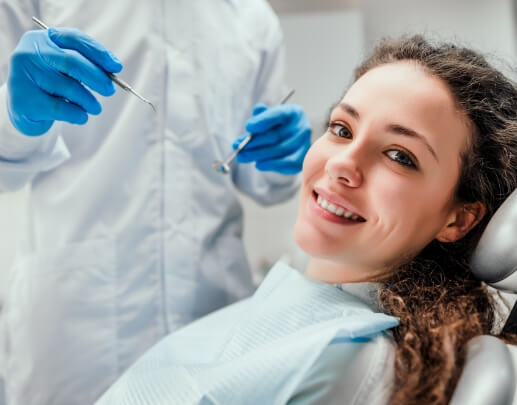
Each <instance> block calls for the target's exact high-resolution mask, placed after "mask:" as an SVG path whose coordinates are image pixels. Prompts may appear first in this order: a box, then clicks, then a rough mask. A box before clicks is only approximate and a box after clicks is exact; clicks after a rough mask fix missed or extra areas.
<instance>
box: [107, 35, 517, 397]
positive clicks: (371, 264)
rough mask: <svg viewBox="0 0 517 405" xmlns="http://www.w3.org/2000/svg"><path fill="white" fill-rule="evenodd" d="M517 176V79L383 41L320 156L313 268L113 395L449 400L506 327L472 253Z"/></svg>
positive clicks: (305, 219)
mask: <svg viewBox="0 0 517 405" xmlns="http://www.w3.org/2000/svg"><path fill="white" fill-rule="evenodd" d="M516 187H517V88H516V86H515V83H513V82H512V81H510V80H508V79H506V78H505V77H504V76H503V75H502V74H500V73H499V72H497V71H496V70H494V69H493V68H492V67H491V66H490V65H488V63H487V62H486V61H485V59H484V58H483V57H481V56H480V55H478V54H476V53H474V52H472V51H471V50H468V49H463V48H458V47H456V46H454V45H452V44H441V45H437V46H435V45H433V44H431V43H429V42H427V41H426V40H425V39H423V38H422V37H419V36H416V37H411V38H403V39H401V40H397V41H386V42H383V43H381V44H380V45H379V47H378V48H377V49H376V50H375V52H374V54H373V55H372V56H371V57H370V58H369V59H367V60H366V61H365V62H364V64H363V65H361V66H360V67H359V68H358V69H357V71H356V80H355V82H354V84H353V85H352V86H351V87H350V89H348V91H347V92H346V94H345V95H344V97H343V99H342V100H341V101H340V102H339V103H338V104H337V105H336V106H335V108H334V109H333V110H332V112H331V114H330V119H329V125H328V129H327V131H326V133H325V134H324V135H323V136H322V137H320V138H319V139H318V140H317V141H316V142H315V143H314V144H313V145H312V146H311V149H310V150H309V152H308V153H307V155H306V157H305V161H304V165H303V182H302V185H301V198H300V208H299V214H298V218H297V222H296V225H295V230H294V234H295V238H296V240H297V243H298V244H299V245H300V247H301V248H302V249H303V250H305V251H306V252H307V253H308V254H309V255H310V257H311V259H310V262H309V264H308V267H307V269H306V272H305V276H301V275H299V274H298V273H297V272H296V271H294V270H292V269H289V268H287V267H286V266H285V265H282V264H279V265H277V266H275V267H274V268H273V269H272V270H271V271H270V272H269V274H268V276H267V277H266V279H265V281H264V283H263V284H262V285H261V286H260V287H259V289H258V291H257V292H256V293H255V295H254V296H253V297H252V298H251V299H248V300H244V301H242V302H240V303H238V304H234V305H232V306H229V307H227V308H225V309H222V310H220V311H218V312H216V313H214V314H212V315H209V316H208V317H205V318H203V319H201V320H199V321H197V322H194V323H193V324H191V325H189V326H187V327H186V328H184V329H182V330H180V331H178V332H176V333H173V334H172V335H170V336H168V337H167V338H165V339H164V340H163V341H162V342H161V343H160V344H158V345H156V346H155V347H153V348H152V349H151V350H150V351H149V352H148V353H147V354H146V355H144V356H143V357H142V358H141V359H140V360H139V361H138V362H137V363H136V364H135V365H134V366H133V367H132V368H131V369H130V370H129V371H128V372H127V373H126V374H125V375H124V376H123V377H122V378H121V379H120V380H119V381H118V382H117V383H116V384H115V385H114V386H113V387H112V388H111V389H110V390H109V391H108V392H107V393H106V395H105V396H104V397H103V398H102V399H101V401H100V403H103V404H104V403H109V404H112V403H133V402H138V403H141V401H139V400H137V398H140V399H141V398H149V403H153V404H157V403H161V402H160V400H158V399H157V398H161V401H162V402H163V403H168V404H175V403H178V404H180V403H181V404H201V403H203V404H205V403H210V404H227V403H231V404H264V403H268V404H285V403H289V404H297V405H300V404H303V405H308V404H343V403H347V404H350V403H353V404H387V403H390V404H398V405H399V404H402V405H410V404H433V405H438V404H440V405H441V404H447V403H449V401H450V399H451V397H452V394H453V392H454V389H455V386H456V384H457V381H458V378H459V376H460V374H461V371H462V368H463V363H464V358H465V345H466V343H467V342H468V341H469V340H470V339H472V338H473V337H475V336H478V335H483V334H490V333H491V332H492V329H493V327H494V310H495V307H494V304H493V302H492V300H491V298H490V296H489V294H488V292H487V290H486V288H485V286H484V285H483V283H482V282H480V281H477V280H476V279H475V278H474V276H473V275H472V272H471V270H470V265H469V258H470V256H471V254H472V252H473V250H474V248H475V246H476V243H477V242H478V240H479V237H480V235H481V233H482V232H483V230H484V229H485V227H486V224H487V222H488V221H489V219H490V218H491V217H492V215H493V214H494V212H495V211H496V210H497V209H498V207H499V206H500V205H501V204H502V202H503V201H504V200H505V199H506V198H507V197H508V196H509V195H510V193H511V192H512V191H513V190H514V189H515V188H516ZM336 286H337V287H338V288H336ZM390 328H392V331H388V330H389V329H390ZM503 337H504V338H506V339H507V341H510V342H517V340H516V339H515V337H513V336H503ZM365 348H366V349H368V350H369V353H370V354H371V355H370V356H369V357H364V356H363V353H364V350H363V349H365ZM372 350H373V351H372ZM372 353H373V354H372ZM131 401H133V402H131Z"/></svg>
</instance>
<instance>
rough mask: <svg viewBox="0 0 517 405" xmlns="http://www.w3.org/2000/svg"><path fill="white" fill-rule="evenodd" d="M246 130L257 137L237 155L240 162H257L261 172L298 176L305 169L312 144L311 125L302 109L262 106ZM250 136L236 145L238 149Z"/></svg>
mask: <svg viewBox="0 0 517 405" xmlns="http://www.w3.org/2000/svg"><path fill="white" fill-rule="evenodd" d="M246 131H248V133H250V134H253V138H252V139H251V141H250V142H249V143H248V144H247V145H246V146H245V147H244V149H243V150H242V151H240V152H239V154H238V155H237V161H238V162H240V163H250V162H255V166H256V168H257V169H258V170H261V171H273V172H277V173H281V174H296V173H298V172H300V171H301V170H302V163H303V159H304V157H305V154H306V153H307V150H308V149H309V147H310V145H311V126H310V124H309V120H308V119H307V115H306V114H305V112H304V110H303V108H302V107H300V106H297V105H294V104H281V105H278V106H275V107H271V108H268V107H266V106H265V105H263V104H258V105H257V106H255V108H254V109H253V117H251V118H250V119H249V120H248V121H247V123H246ZM246 136H247V134H246V135H243V136H241V137H240V138H238V139H237V140H236V141H235V142H234V143H233V145H232V147H233V149H234V150H235V149H237V147H238V146H239V144H240V143H241V142H242V140H243V139H244V138H245V137H246Z"/></svg>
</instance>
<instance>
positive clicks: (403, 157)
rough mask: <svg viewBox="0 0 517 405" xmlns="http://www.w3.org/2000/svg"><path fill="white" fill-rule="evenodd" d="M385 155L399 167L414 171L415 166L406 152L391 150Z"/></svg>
mask: <svg viewBox="0 0 517 405" xmlns="http://www.w3.org/2000/svg"><path fill="white" fill-rule="evenodd" d="M386 155H388V157H389V158H390V159H391V160H393V161H395V162H397V163H398V164H400V165H401V166H405V167H409V168H411V169H416V168H417V166H416V164H415V162H414V161H413V159H411V156H409V155H408V154H407V153H406V152H404V151H401V150H398V149H392V150H389V151H387V152H386Z"/></svg>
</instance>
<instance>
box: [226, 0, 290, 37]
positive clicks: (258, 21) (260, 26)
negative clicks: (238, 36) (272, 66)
mask: <svg viewBox="0 0 517 405" xmlns="http://www.w3.org/2000/svg"><path fill="white" fill-rule="evenodd" d="M227 1H228V2H229V3H230V5H231V6H232V8H233V10H234V12H235V14H236V18H237V19H238V20H239V21H240V22H241V24H242V25H243V27H245V28H246V30H247V32H248V33H249V34H251V35H252V37H253V39H255V40H256V41H260V42H262V43H263V42H264V41H265V40H272V41H281V40H282V31H281V28H280V21H279V19H278V17H277V15H276V14H275V12H274V11H273V9H272V8H271V6H270V5H269V3H268V2H267V1H266V0H227Z"/></svg>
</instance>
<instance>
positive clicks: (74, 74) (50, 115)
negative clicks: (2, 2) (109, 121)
mask: <svg viewBox="0 0 517 405" xmlns="http://www.w3.org/2000/svg"><path fill="white" fill-rule="evenodd" d="M99 67H101V68H102V69H104V70H105V71H108V72H112V73H116V72H119V71H120V70H121V69H122V64H121V63H120V61H119V60H118V59H117V58H116V57H115V56H114V55H113V54H112V53H111V52H110V51H109V50H107V49H106V48H105V47H104V46H102V45H101V44H100V43H99V42H97V41H95V40H94V39H93V38H91V37H89V36H87V35H86V34H84V33H83V32H81V31H79V30H78V29H75V28H49V29H48V30H38V31H28V32H26V33H25V34H24V35H23V36H22V37H21V39H20V42H18V45H17V47H16V49H15V50H14V52H13V54H12V55H11V61H10V68H9V76H8V79H7V92H8V94H7V110H8V113H9V118H10V119H11V122H12V124H13V125H14V127H15V128H16V129H18V130H19V131H20V132H22V133H23V134H25V135H41V134H43V133H45V132H47V131H48V130H49V129H50V127H51V126H52V124H53V123H54V121H56V120H57V121H66V122H70V123H72V124H84V123H86V121H88V114H99V113H100V112H101V105H100V103H99V102H98V101H97V99H96V98H95V97H94V96H93V94H92V93H91V92H90V91H89V90H87V89H86V88H85V86H87V87H89V88H90V89H92V90H94V91H96V92H97V93H99V94H101V95H103V96H110V95H112V94H113V93H115V86H114V85H113V82H112V81H111V79H110V78H109V77H108V76H107V75H106V73H105V72H103V71H102V69H100V68H99Z"/></svg>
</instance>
